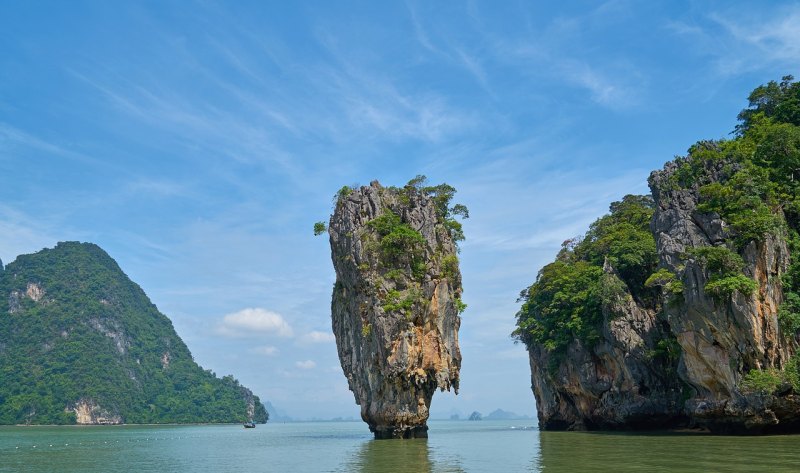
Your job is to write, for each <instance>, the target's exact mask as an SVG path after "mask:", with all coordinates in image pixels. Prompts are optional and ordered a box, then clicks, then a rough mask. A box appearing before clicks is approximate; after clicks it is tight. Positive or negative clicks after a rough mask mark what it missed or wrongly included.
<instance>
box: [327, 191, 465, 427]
mask: <svg viewBox="0 0 800 473" xmlns="http://www.w3.org/2000/svg"><path fill="white" fill-rule="evenodd" d="M448 188H449V186H448ZM426 189H427V190H426ZM431 189H433V188H421V187H419V186H413V185H408V186H406V187H404V188H400V189H398V188H385V187H382V186H381V185H380V184H379V183H378V182H377V181H375V182H372V183H371V184H370V185H369V186H363V187H360V188H356V189H349V188H343V189H342V191H340V193H339V197H338V200H337V203H336V208H335V211H334V213H333V215H332V216H331V219H330V224H329V226H328V233H329V235H330V244H331V250H332V259H333V265H334V268H335V270H336V284H335V286H334V290H333V298H332V304H331V306H332V307H331V311H332V314H331V315H332V323H333V333H334V335H335V336H336V345H337V349H338V352H339V359H340V362H341V365H342V369H343V370H344V373H345V375H346V377H347V381H348V384H349V387H350V390H351V391H353V394H354V395H355V400H356V403H357V404H359V405H360V406H361V418H362V419H363V420H364V421H365V422H366V423H367V424H368V425H369V428H370V430H371V431H372V432H373V433H374V434H375V438H415V437H427V430H428V427H427V425H426V421H427V419H428V409H429V407H430V404H431V398H432V396H433V393H434V392H435V391H436V390H437V389H440V390H448V391H449V390H450V389H451V388H453V389H454V390H455V391H456V392H457V391H458V381H459V368H460V366H461V353H460V351H459V347H458V329H459V326H460V324H461V319H460V317H459V312H460V311H461V310H463V308H464V307H465V306H464V305H463V303H462V302H461V274H460V272H459V268H458V258H457V256H456V255H457V248H456V244H455V242H454V241H453V236H454V235H456V237H458V234H460V224H458V223H457V222H455V221H454V220H452V218H451V217H450V216H449V209H448V207H447V205H448V203H449V197H452V192H454V191H455V190H454V189H452V188H449V190H452V192H450V193H449V197H448V196H447V195H442V194H437V192H436V191H435V190H431ZM440 190H441V189H440ZM445 190H448V189H445ZM464 210H465V209H464ZM453 225H456V227H457V229H455V230H454V228H453Z"/></svg>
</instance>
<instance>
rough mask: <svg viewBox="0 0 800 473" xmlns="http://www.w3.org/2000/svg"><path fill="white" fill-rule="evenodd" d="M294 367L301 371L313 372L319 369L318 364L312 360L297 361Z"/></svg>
mask: <svg viewBox="0 0 800 473" xmlns="http://www.w3.org/2000/svg"><path fill="white" fill-rule="evenodd" d="M294 365H295V366H296V367H298V368H300V369H301V370H312V369H314V368H316V367H317V364H316V363H315V362H314V361H312V360H305V361H297V362H295V364H294Z"/></svg>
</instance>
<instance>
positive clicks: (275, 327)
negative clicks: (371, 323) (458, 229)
mask: <svg viewBox="0 0 800 473" xmlns="http://www.w3.org/2000/svg"><path fill="white" fill-rule="evenodd" d="M798 25H800V5H798V4H797V3H796V2H747V1H739V2H734V1H724V2H723V1H720V2H706V1H669V2H651V1H626V0H619V1H608V2H605V3H603V2H598V1H579V2H575V1H561V2H544V1H530V2H526V1H491V2H490V1H485V2H484V1H477V0H476V1H463V2H460V1H452V2H423V1H410V0H409V1H406V2H390V1H386V2H374V1H357V2H351V1H348V2H344V1H343V2H330V1H320V2H311V1H305V2H283V1H281V2H277V1H276V2H271V1H235V2H234V1H229V2H223V1H205V0H203V1H190V0H186V1H180V2H178V1H158V2H157V1H140V2H135V1H131V2H107V1H99V0H98V1H93V2H92V1H79V0H76V1H70V2H61V1H40V0H32V1H26V2H13V1H11V0H0V258H1V259H2V260H3V262H5V263H8V262H10V261H12V260H13V259H14V258H15V257H16V256H17V255H20V254H26V253H32V252H35V251H38V250H40V249H42V248H45V247H53V246H54V245H55V244H56V243H57V242H59V241H68V240H78V241H88V242H93V243H97V244H98V245H100V246H101V247H102V248H103V249H105V250H106V251H107V252H108V253H109V254H110V255H111V256H112V257H113V258H114V259H115V260H116V261H117V262H118V263H119V265H120V266H121V267H122V269H123V270H124V271H125V272H126V274H127V275H128V276H129V277H130V278H131V279H132V280H133V281H135V282H137V283H138V284H139V285H141V286H142V288H143V289H144V290H145V292H146V293H147V294H148V295H149V297H150V298H151V299H152V301H153V302H154V303H155V304H156V305H157V306H158V307H159V309H160V310H161V311H162V312H163V313H165V314H166V315H167V316H168V317H170V318H171V319H172V321H173V323H174V325H175V328H176V330H177V332H178V334H179V335H180V336H181V337H182V338H183V339H184V341H185V342H186V343H187V345H188V346H189V348H190V349H191V351H192V353H193V355H194V357H195V359H196V360H197V361H198V362H199V363H200V364H201V365H202V366H203V367H204V368H207V369H211V370H213V371H214V372H216V373H217V374H218V375H225V374H233V375H234V376H236V377H237V378H238V379H239V380H240V381H241V382H242V383H243V384H244V385H246V386H248V387H250V388H251V389H252V390H253V391H254V392H255V393H256V394H257V395H259V396H260V397H261V399H262V400H264V401H270V402H271V403H272V404H274V405H275V406H276V407H277V408H278V409H279V410H281V411H282V412H283V413H285V414H287V415H290V416H292V417H294V418H296V419H310V418H331V417H354V418H356V419H357V418H358V417H359V414H358V413H359V408H358V406H357V405H356V404H355V402H354V398H353V395H352V394H351V393H350V392H349V391H348V388H347V382H346V379H345V377H344V375H343V374H342V370H341V367H340V366H339V362H338V358H337V355H336V346H335V343H334V339H333V334H332V331H331V321H330V297H331V289H332V286H333V283H334V279H335V276H334V272H333V267H332V264H331V260H330V248H329V245H328V242H327V241H326V239H325V238H324V237H316V238H315V237H314V236H313V232H312V227H313V223H314V222H316V221H319V220H327V218H328V216H329V215H330V213H331V211H332V203H333V195H334V193H335V192H336V190H337V189H339V188H340V187H342V186H343V185H359V184H360V185H366V184H368V183H369V182H370V181H372V180H374V179H377V180H379V181H380V182H381V183H383V184H384V185H387V186H388V185H397V186H402V185H403V184H405V183H406V182H407V181H408V180H409V179H411V178H413V177H414V176H416V175H417V174H424V175H427V176H428V178H429V181H430V182H431V183H440V182H447V183H448V184H451V185H453V186H454V187H455V188H456V189H458V193H457V195H456V197H455V199H454V202H458V203H462V204H464V205H466V206H467V207H468V208H469V211H470V219H469V220H466V221H465V222H464V231H465V234H466V237H467V239H466V241H464V242H463V244H462V245H461V254H460V258H461V270H462V273H463V284H464V297H463V299H464V302H466V303H467V305H468V308H467V310H466V312H465V313H464V314H463V320H462V325H461V330H460V344H461V352H462V356H463V363H462V370H461V389H460V392H459V394H458V396H456V395H454V393H446V392H445V393H442V392H438V393H436V394H435V395H434V398H433V403H432V407H431V417H433V418H442V417H449V415H450V414H451V413H456V412H457V413H460V414H461V415H462V416H464V415H469V413H470V412H472V411H474V410H477V411H480V412H482V413H484V414H487V413H489V412H491V411H493V410H495V409H497V408H502V409H505V410H510V411H514V412H517V413H519V414H527V415H531V416H535V401H534V398H533V395H532V393H531V390H530V369H529V366H528V360H527V355H526V352H525V350H524V348H523V347H522V345H515V344H514V342H513V340H512V338H511V337H510V333H511V332H512V330H513V329H514V321H515V318H514V315H515V313H516V312H517V310H518V308H519V304H518V303H517V302H516V300H517V297H518V295H519V292H520V291H521V290H522V289H524V288H525V287H527V286H529V285H530V284H532V283H533V282H534V281H535V279H536V274H537V272H538V271H539V269H540V268H541V267H542V266H543V265H544V264H547V263H548V262H550V261H551V260H552V259H553V257H554V256H555V254H556V252H557V251H558V249H559V247H560V245H561V243H562V242H563V241H564V240H566V239H568V238H572V237H575V236H579V235H581V234H583V233H584V232H585V231H586V229H587V227H588V225H589V224H590V223H591V222H592V221H593V220H595V219H596V218H598V217H600V216H601V215H603V214H604V213H605V212H606V211H607V210H608V205H609V203H611V202H613V201H615V200H619V199H620V198H621V197H622V196H624V195H625V194H631V193H634V194H642V193H647V192H649V191H648V188H647V176H648V174H649V173H650V171H652V170H654V169H658V168H660V167H661V166H663V163H664V162H666V161H668V160H670V159H672V158H673V157H674V156H676V155H682V154H685V152H686V150H687V149H688V147H689V146H690V145H692V144H693V143H694V142H695V141H697V140H701V139H718V138H724V137H726V136H729V133H730V132H731V131H732V130H733V129H734V127H735V125H736V115H737V113H738V112H739V111H740V110H741V109H742V108H744V107H746V106H747V96H748V94H749V92H750V91H751V90H752V89H753V88H755V87H756V86H758V85H760V84H763V83H766V82H767V81H769V80H780V78H781V77H782V76H783V75H786V74H794V75H798V74H799V73H800V71H798V70H797V68H798V64H800V26H798Z"/></svg>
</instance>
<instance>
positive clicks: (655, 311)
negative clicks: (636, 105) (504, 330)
mask: <svg viewBox="0 0 800 473" xmlns="http://www.w3.org/2000/svg"><path fill="white" fill-rule="evenodd" d="M749 102H750V105H749V107H748V108H746V109H745V110H743V111H742V112H741V113H740V114H739V116H738V118H739V125H738V126H737V127H736V129H735V131H734V133H733V137H732V138H730V139H721V140H705V141H699V142H697V143H696V144H694V145H693V146H691V148H689V152H688V154H687V155H686V156H683V157H678V158H676V159H675V160H673V161H670V162H668V163H666V164H665V165H664V168H663V169H661V170H658V171H654V172H653V173H652V174H651V175H650V178H649V180H648V183H649V185H650V190H651V194H650V195H628V196H625V197H624V198H623V199H622V200H621V201H619V202H615V203H613V204H611V208H610V213H609V214H608V215H605V216H603V217H601V218H600V219H598V220H597V221H595V222H594V223H593V224H592V225H591V226H590V227H589V231H588V232H587V233H586V234H585V235H584V236H583V237H580V238H576V239H571V240H567V241H565V242H564V244H563V247H562V249H561V251H560V252H559V253H558V255H557V256H556V259H555V261H553V262H552V263H550V264H548V265H546V266H545V267H544V268H542V269H541V271H540V272H539V275H538V277H537V279H536V281H535V282H534V283H533V284H532V285H531V286H530V287H528V288H527V289H525V290H524V291H522V294H521V299H522V301H523V302H524V304H523V305H522V308H521V310H520V311H519V313H518V314H517V329H516V331H515V332H514V335H515V336H516V337H517V339H518V340H520V341H522V342H523V343H524V344H525V345H526V347H527V349H528V352H529V355H530V362H531V368H532V384H533V392H534V394H535V396H536V408H537V410H538V417H539V425H540V428H541V429H546V430H564V429H568V430H581V429H590V430H593V429H653V428H676V427H700V428H704V429H708V430H711V431H712V432H719V433H748V434H757V433H773V432H774V433H780V432H800V354H798V353H799V350H798V347H799V345H798V341H800V258H798V255H800V83H798V82H795V81H794V78H793V77H791V76H786V77H784V78H783V79H782V80H781V82H774V81H773V82H770V83H768V84H766V85H763V86H760V87H758V88H756V89H755V90H754V91H753V92H752V93H751V94H750V97H749ZM665 132H666V131H665ZM632 152H635V150H633V151H632Z"/></svg>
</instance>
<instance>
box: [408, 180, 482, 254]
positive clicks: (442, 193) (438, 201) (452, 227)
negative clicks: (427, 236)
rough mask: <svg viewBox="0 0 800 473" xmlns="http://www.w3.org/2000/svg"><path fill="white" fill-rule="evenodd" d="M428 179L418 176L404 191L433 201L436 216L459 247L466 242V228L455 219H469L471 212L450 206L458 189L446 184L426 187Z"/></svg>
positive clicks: (460, 205) (462, 207)
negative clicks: (421, 195) (421, 194)
mask: <svg viewBox="0 0 800 473" xmlns="http://www.w3.org/2000/svg"><path fill="white" fill-rule="evenodd" d="M427 180H428V178H427V177H425V176H423V175H421V174H420V175H417V176H416V177H415V178H413V179H411V180H410V181H408V184H406V186H405V187H404V191H406V192H408V191H410V190H412V189H413V190H414V191H416V192H421V193H423V194H425V195H427V196H429V197H431V199H432V200H433V204H434V206H435V207H436V215H437V217H438V218H439V220H440V221H441V222H442V224H443V225H444V227H445V228H446V229H447V231H448V232H449V233H450V238H452V239H453V242H455V243H456V245H458V242H460V241H464V228H463V226H462V225H461V222H459V221H458V220H456V219H455V217H456V216H458V217H461V218H462V219H465V218H469V210H467V207H466V206H464V205H463V204H455V205H453V206H452V207H451V206H450V201H452V200H453V197H454V196H455V194H456V188H455V187H453V186H451V185H449V184H446V183H442V184H438V185H435V186H426V185H425V184H426V183H427Z"/></svg>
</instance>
